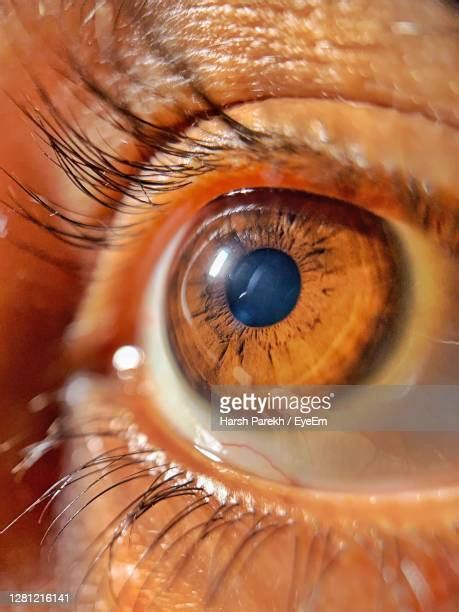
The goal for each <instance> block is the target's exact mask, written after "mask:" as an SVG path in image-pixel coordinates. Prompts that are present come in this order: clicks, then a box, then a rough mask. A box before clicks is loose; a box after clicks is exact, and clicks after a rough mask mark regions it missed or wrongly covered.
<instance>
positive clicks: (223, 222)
mask: <svg viewBox="0 0 459 612" xmlns="http://www.w3.org/2000/svg"><path fill="white" fill-rule="evenodd" d="M426 243H427V241H426V240H424V239H423V238H422V236H420V235H419V233H417V232H416V231H415V230H412V229H411V228H409V227H408V226H402V225H401V224H396V223H394V222H389V221H387V220H384V219H382V218H381V217H378V216H376V215H374V214H372V213H370V212H368V211H367V210H364V209H361V208H358V207H356V206H353V205H350V204H348V203H345V202H341V201H338V200H332V199H329V198H323V197H318V196H315V195H311V194H309V193H305V192H301V191H292V190H288V189H266V188H257V189H244V190H241V191H237V192H231V193H228V194H226V195H223V196H221V197H219V198H217V199H216V200H214V201H212V202H210V203H209V204H207V205H205V206H203V207H202V208H201V209H199V211H198V212H197V213H194V215H193V216H192V218H191V219H190V220H189V221H188V222H187V223H185V224H184V225H183V226H182V227H181V229H180V230H179V231H178V232H177V233H176V234H175V236H174V237H173V238H172V239H171V240H170V242H169V243H168V246H167V247H166V249H165V250H164V252H163V253H162V256H161V258H160V260H159V261H158V263H157V265H156V266H155V269H154V272H153V273H152V276H151V280H150V282H149V284H148V286H147V288H146V291H145V300H144V304H143V313H142V317H141V325H140V335H141V336H140V341H139V342H140V345H141V348H142V349H143V350H144V352H145V367H146V374H147V376H148V378H149V379H150V381H151V383H152V385H153V388H154V397H155V406H156V407H157V409H158V410H159V411H160V412H161V413H162V415H163V416H164V417H165V419H166V421H167V422H169V423H170V425H171V426H172V427H173V428H174V429H176V430H177V431H178V432H179V433H181V434H182V435H183V436H184V437H185V438H186V439H188V440H189V441H190V443H191V444H192V445H193V446H194V447H195V448H196V449H198V450H199V451H200V452H202V453H203V454H204V455H205V456H206V457H208V458H210V459H211V460H213V461H219V462H224V463H225V462H227V463H230V464H232V465H235V466H237V467H239V468H241V469H243V470H244V471H248V472H251V473H254V474H257V475H259V476H263V477H265V478H270V479H273V480H280V481H281V482H284V483H288V484H294V485H297V486H309V487H311V486H313V487H319V488H320V487H326V488H336V489H343V488H344V489H346V490H347V489H355V488H362V487H364V488H365V487H368V488H371V490H375V489H378V488H387V487H392V486H400V487H405V488H406V487H407V486H408V487H412V486H414V484H416V485H417V484H419V483H420V482H421V481H422V482H432V481H434V482H436V480H435V479H438V478H440V476H441V478H443V479H448V478H449V477H450V476H451V475H452V473H453V470H445V466H444V462H443V460H441V461H440V459H439V457H440V454H439V450H440V449H441V451H442V456H447V457H448V461H449V462H450V465H451V466H455V465H456V464H457V463H458V462H459V457H456V455H457V452H456V446H457V444H456V443H455V441H454V440H453V441H452V444H451V439H449V438H448V436H446V438H448V439H445V436H442V435H441V434H438V435H437V436H435V435H434V437H433V438H432V437H431V438H429V439H428V440H426V439H425V438H423V437H422V436H417V435H416V434H413V436H414V437H409V439H405V438H403V440H401V439H400V438H399V437H398V434H397V433H396V432H380V431H379V432H378V431H375V432H373V433H372V432H371V431H370V432H369V433H368V429H367V430H365V431H367V433H364V432H362V431H360V430H358V427H357V426H356V428H355V431H349V430H346V431H311V430H307V429H306V430H304V429H303V430H301V429H300V430H294V431H290V430H282V431H279V430H275V429H273V430H269V431H265V430H263V431H262V430H258V429H256V428H255V429H254V428H250V427H247V428H246V429H244V430H237V431H231V430H230V429H228V430H226V429H225V430H220V429H218V428H215V429H214V428H213V420H212V410H213V408H212V406H211V402H210V399H211V395H212V390H213V389H214V388H219V387H221V386H225V387H227V386H233V387H238V386H239V387H240V386H250V387H252V388H255V389H256V388H257V387H259V386H265V387H266V386H268V387H276V388H283V389H285V387H291V386H298V385H308V386H311V385H349V384H352V385H355V386H356V389H357V391H356V392H355V393H354V394H353V395H352V402H351V403H352V409H353V410H355V414H359V413H362V411H364V412H365V410H366V408H367V407H368V402H367V403H365V401H366V400H368V397H366V398H365V401H364V398H363V396H359V393H358V387H359V385H367V386H370V385H373V386H375V387H376V386H377V385H378V384H379V383H383V384H386V383H389V384H400V383H403V384H406V383H408V384H412V383H413V382H416V380H417V378H418V377H420V376H421V373H422V371H423V364H424V363H425V362H426V361H428V360H429V359H430V353H429V351H430V349H431V346H432V343H431V342H430V340H429V338H430V337H431V336H432V334H434V333H436V332H437V331H438V330H440V329H441V326H442V324H444V321H442V316H441V313H442V312H447V311H446V310H444V309H443V310H442V307H440V305H441V304H443V302H444V301H445V300H444V295H442V293H441V292H440V291H439V285H438V281H439V278H438V277H436V276H435V271H436V273H437V274H438V271H439V270H443V272H444V273H445V278H446V275H454V274H457V270H455V268H454V267H452V268H451V267H448V265H443V264H442V263H441V255H439V253H438V252H437V250H436V247H434V246H427V244H426ZM448 282H449V281H448ZM434 302H435V303H434ZM420 330H421V331H420ZM338 408H340V409H343V408H342V406H340V407H338ZM344 409H345V410H347V409H348V407H347V406H346V407H345V408H344ZM371 409H372V410H374V409H375V406H374V405H372V406H371ZM367 412H368V411H367ZM370 412H371V411H370ZM353 414H354V413H353ZM368 422H369V421H368V418H367V420H366V423H368ZM370 423H371V418H370ZM370 429H371V428H370ZM402 437H403V436H402ZM420 453H421V454H423V457H424V459H423V461H422V462H420V461H419V460H418V457H419V454H420ZM414 457H416V461H415V462H414V463H415V464H416V465H419V469H418V470H417V471H416V473H415V474H414V473H413V472H410V473H409V474H408V473H407V472H406V469H405V468H406V463H407V462H411V461H412V460H413V458H414ZM413 461H414V460H413Z"/></svg>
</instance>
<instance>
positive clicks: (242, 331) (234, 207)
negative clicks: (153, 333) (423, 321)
mask: <svg viewBox="0 0 459 612" xmlns="http://www.w3.org/2000/svg"><path fill="white" fill-rule="evenodd" d="M404 267H405V266H404V263H403V258H402V256H401V249H400V246H399V243H398V241H397V240H396V239H395V237H394V234H393V232H392V231H391V230H390V228H389V226H388V225H387V224H386V223H385V222H384V221H383V220H382V219H380V218H378V217H376V216H374V215H372V214H370V213H368V212H366V211H364V210H362V209H359V208H356V207H354V206H351V205H349V204H346V203H343V202H338V201H333V200H329V199H325V198H319V197H316V196H312V195H310V194H306V193H302V192H297V191H289V190H280V189H278V190H275V189H254V190H249V191H247V190H245V191H241V192H235V193H232V194H229V195H226V196H222V197H220V198H218V199H217V200H215V201H214V202H212V203H211V204H209V205H207V206H206V207H204V208H203V209H201V211H200V213H199V214H198V215H197V216H196V217H195V219H194V221H193V223H192V225H191V226H190V227H189V228H188V230H187V232H186V235H185V237H184V239H183V241H182V243H181V246H180V247H179V250H178V252H177V253H176V255H175V258H174V264H173V265H172V267H171V271H170V275H169V280H168V297H167V322H168V334H169V339H170V343H171V346H172V350H173V352H174V356H175V359H176V360H177V362H178V364H179V366H180V367H181V369H182V370H183V372H184V374H185V376H186V377H187V379H188V381H189V382H190V383H191V384H192V385H193V386H194V387H195V388H198V389H200V390H205V389H207V388H208V387H209V386H210V385H215V384H238V383H242V384H329V383H334V384H340V383H349V382H356V381H359V380H361V379H362V378H363V377H364V376H365V375H367V374H369V373H370V372H371V371H372V370H373V369H374V368H375V367H376V364H377V362H378V361H379V360H380V359H381V358H382V356H383V355H384V353H385V351H386V349H387V346H388V343H389V342H390V341H391V340H393V338H394V335H395V334H394V332H395V324H396V323H397V322H398V321H399V320H400V315H401V309H402V303H403V300H402V297H404V294H406V290H404V287H403V284H402V280H403V276H404V274H403V272H404ZM241 270H242V272H241ZM295 275H297V276H298V278H296V276H295ZM244 300H245V301H244ZM242 303H243V305H244V309H243V310H242V311H241V310H240V309H239V310H238V308H239V306H240V305H241V304H242ZM239 312H243V314H242V315H241V314H238V313H239ZM247 313H248V314H247Z"/></svg>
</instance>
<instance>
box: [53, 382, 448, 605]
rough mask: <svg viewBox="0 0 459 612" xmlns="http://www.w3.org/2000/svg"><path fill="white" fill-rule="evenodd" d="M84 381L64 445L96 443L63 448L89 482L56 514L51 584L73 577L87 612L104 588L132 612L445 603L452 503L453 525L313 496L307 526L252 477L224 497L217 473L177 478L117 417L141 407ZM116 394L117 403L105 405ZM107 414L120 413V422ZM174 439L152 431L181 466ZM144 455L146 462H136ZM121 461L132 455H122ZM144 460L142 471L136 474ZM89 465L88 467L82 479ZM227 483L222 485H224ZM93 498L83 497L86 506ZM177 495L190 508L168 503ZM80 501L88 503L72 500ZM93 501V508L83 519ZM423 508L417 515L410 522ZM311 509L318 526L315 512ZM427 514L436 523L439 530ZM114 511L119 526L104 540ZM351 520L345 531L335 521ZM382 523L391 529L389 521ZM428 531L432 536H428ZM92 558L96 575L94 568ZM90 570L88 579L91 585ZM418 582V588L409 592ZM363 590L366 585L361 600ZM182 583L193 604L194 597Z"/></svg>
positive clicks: (426, 509) (72, 393) (390, 504)
mask: <svg viewBox="0 0 459 612" xmlns="http://www.w3.org/2000/svg"><path fill="white" fill-rule="evenodd" d="M83 382H84V381H82V380H80V381H79V382H78V381H74V383H73V384H74V387H73V389H72V390H71V389H70V388H69V389H67V400H68V401H69V402H70V403H71V405H70V406H69V408H71V414H73V415H75V416H74V417H70V419H69V420H66V423H65V427H66V428H67V427H68V428H69V431H71V432H72V435H78V434H79V433H80V432H86V433H88V434H89V432H91V431H92V432H93V433H92V434H91V435H89V436H88V437H87V438H86V441H85V442H84V443H82V442H83V440H82V439H79V438H75V439H74V440H73V441H72V440H71V439H70V441H68V442H67V456H68V457H69V459H70V464H69V465H68V468H69V469H77V470H78V471H77V472H76V476H77V478H78V479H80V478H82V477H84V476H85V475H86V474H87V475H88V478H84V479H83V480H78V482H76V485H73V486H69V487H68V488H65V489H64V491H63V495H62V497H63V498H64V502H63V503H64V504H68V503H70V502H72V501H73V500H76V502H77V503H76V505H75V506H72V507H71V509H70V510H69V511H68V512H67V514H66V515H64V516H65V517H67V518H68V519H70V518H71V517H72V516H73V517H74V518H72V519H71V521H70V522H69V524H68V526H67V527H65V530H64V533H63V534H62V536H61V537H60V544H59V545H60V547H61V550H62V551H65V552H64V561H63V565H62V567H61V566H60V565H59V567H58V572H59V571H63V572H65V576H66V579H67V580H68V579H69V577H70V576H71V579H72V580H75V581H76V582H75V584H78V583H79V582H78V581H80V580H83V583H82V588H81V590H80V591H79V595H80V596H81V597H82V598H83V599H82V600H83V601H84V600H85V594H86V593H88V596H89V601H92V597H93V591H92V590H91V589H92V588H93V587H96V586H97V588H98V589H99V590H98V596H99V597H101V598H107V600H108V601H110V597H111V593H110V589H114V590H115V592H118V590H119V589H121V593H120V595H119V597H118V601H119V603H121V602H122V603H123V605H127V606H128V607H129V606H131V608H129V609H132V605H133V604H132V602H133V599H136V598H137V597H140V601H142V602H144V605H147V602H151V601H155V602H163V603H164V606H166V609H167V606H170V605H171V603H172V602H175V603H176V604H179V603H187V604H188V605H191V604H193V603H194V604H195V605H196V606H197V607H198V609H199V607H200V606H202V605H203V603H205V605H208V606H212V605H216V606H218V605H223V604H224V602H227V601H229V599H228V598H231V595H230V593H232V592H234V589H235V588H237V589H238V593H239V601H240V606H241V607H240V608H239V607H237V605H238V604H236V608H232V609H235V610H239V609H241V610H246V609H250V603H249V602H250V597H252V596H256V597H257V602H258V601H259V600H258V598H263V596H264V595H263V594H264V593H265V594H266V596H267V597H268V598H269V599H270V601H271V604H269V605H271V607H270V608H269V609H276V610H277V609H279V610H281V609H283V606H285V601H286V600H287V601H290V602H291V605H290V608H288V609H296V608H297V607H299V606H300V605H302V603H303V602H304V601H309V600H310V599H309V598H311V597H315V595H314V593H315V592H316V591H317V589H320V606H326V605H329V606H330V605H333V604H332V602H333V598H334V597H335V595H336V585H337V584H339V585H340V589H339V596H340V601H341V602H342V601H343V600H345V599H346V598H348V597H349V598H351V599H352V601H353V602H354V606H356V605H357V606H358V605H359V602H360V601H362V602H364V601H367V598H370V600H372V598H373V597H374V596H375V594H376V593H378V594H379V595H378V596H379V598H380V601H382V602H384V610H391V611H392V610H394V612H395V611H396V610H399V609H400V606H402V605H405V606H406V605H411V606H413V609H418V608H417V606H419V609H423V606H424V607H425V606H431V608H429V607H427V609H434V608H435V606H436V605H440V604H441V603H442V602H443V603H445V602H451V601H453V598H454V596H455V593H456V590H455V585H456V580H457V576H456V574H455V573H454V565H453V562H454V541H455V538H456V537H457V536H456V532H455V529H454V527H453V525H454V520H455V519H454V517H455V512H454V507H453V504H452V503H451V504H450V506H449V508H450V511H449V512H448V511H447V510H446V506H445V503H444V501H445V500H440V499H438V497H436V494H432V496H431V498H430V500H429V499H427V497H426V498H425V499H424V500H421V499H419V498H416V497H412V498H411V499H409V498H407V499H405V501H402V502H401V503H395V504H394V500H393V499H391V500H389V499H388V500H387V503H385V502H384V500H380V501H379V502H378V501H377V500H376V499H373V500H368V501H369V505H368V507H367V509H366V510H364V509H363V508H362V507H361V505H360V503H359V500H358V498H356V497H354V498H353V497H352V496H346V499H344V498H343V499H341V500H339V504H338V505H337V506H336V516H334V515H333V506H332V504H330V500H328V501H327V500H326V496H325V497H324V498H323V499H322V500H321V499H320V497H321V496H320V495H317V496H316V499H315V500H314V498H313V497H314V496H312V497H310V499H309V504H308V509H309V510H308V513H307V514H306V515H303V516H301V515H299V514H298V513H297V511H296V510H295V507H296V503H295V504H289V503H287V497H286V496H285V495H280V494H279V496H278V495H277V494H274V491H273V492H272V493H273V497H272V503H269V502H268V501H267V500H268V497H269V493H268V494H267V492H266V487H264V490H265V493H264V494H262V493H261V491H258V492H255V489H256V488H257V487H256V485H255V486H253V485H254V484H255V482H254V481H252V480H251V479H250V478H247V479H245V482H244V480H240V479H239V481H238V485H237V486H235V487H234V489H233V490H231V488H232V487H230V488H229V489H226V488H225V486H224V485H218V484H217V483H218V481H219V480H220V479H219V478H218V471H215V472H214V475H213V476H212V475H211V477H210V479H209V478H205V477H202V476H201V477H197V476H196V475H193V474H192V473H191V472H190V471H189V469H188V470H185V469H184V470H182V469H181V467H180V464H175V463H170V458H167V456H166V455H164V453H162V452H161V451H157V450H155V447H154V446H153V447H150V443H149V442H147V441H146V439H145V438H143V437H142V435H141V434H140V433H139V430H138V429H137V428H135V427H134V429H132V428H130V427H129V426H128V423H129V418H130V417H129V416H126V414H125V413H124V408H125V407H126V406H127V405H128V404H129V403H132V404H136V403H137V402H138V399H134V398H133V397H132V396H131V397H129V395H127V396H126V397H125V398H124V399H125V400H126V402H123V394H122V393H121V392H120V390H119V389H118V390H117V391H116V392H115V390H114V389H113V387H112V385H111V383H108V384H107V382H106V381H105V382H104V379H103V378H102V379H100V378H99V379H98V378H95V379H93V381H92V383H91V381H89V380H87V381H86V383H85V384H82V383H83ZM75 383H78V384H75ZM78 385H79V386H78ZM78 388H79V389H80V393H79V394H78V393H77V389H78ZM112 395H114V398H113V399H112V400H110V397H111V396H112ZM94 402H95V403H94ZM115 403H116V405H118V406H123V404H124V407H123V408H120V409H119V410H118V409H116V408H115ZM97 406H99V408H97ZM137 408H138V405H137ZM94 414H99V415H100V419H99V421H98V422H95V421H94ZM104 415H106V420H105V419H104ZM126 419H127V420H126ZM110 430H112V431H113V432H116V431H118V430H119V433H118V434H116V433H115V435H114V436H113V438H111V437H110V436H109V437H108V438H107V436H106V435H103V436H99V435H97V433H94V432H95V431H99V432H101V433H102V432H105V434H106V433H107V432H108V431H110ZM64 431H65V430H64ZM168 436H169V440H170V436H171V432H169V434H168V433H166V432H163V434H161V433H160V432H158V439H161V438H162V439H161V441H162V442H163V443H164V446H165V447H169V451H168V452H169V453H170V455H171V456H174V455H175V456H177V457H178V456H179V455H180V453H179V452H178V449H177V447H176V448H175V449H173V448H172V447H173V443H172V444H171V443H169V442H168ZM139 444H140V445H141V446H140V447H139V446H138V445H139ZM110 449H112V450H110ZM142 449H144V450H142ZM144 451H148V454H147V455H145V454H143V452H144ZM150 451H151V452H150ZM126 452H128V453H129V454H128V455H125V453H126ZM136 453H139V454H136ZM107 455H108V456H109V457H112V460H111V463H110V467H109V469H110V470H112V472H111V475H110V474H109V475H107V476H106V477H105V478H103V479H101V480H99V481H98V482H97V479H98V478H99V477H100V475H101V473H100V472H98V471H96V470H97V469H99V468H100V467H101V466H102V465H105V464H102V463H101V461H103V459H104V457H105V456H107ZM117 457H119V458H120V462H125V464H126V469H124V468H123V469H121V470H118V469H117V467H118V466H119V464H117V463H114V461H115V460H116V458H117ZM114 458H115V459H114ZM139 460H142V461H143V463H141V464H140V465H139V464H137V463H134V464H133V462H135V461H139ZM87 461H89V463H86V467H85V468H81V466H82V464H84V463H85V462H87ZM192 463H193V462H191V461H189V460H188V461H185V462H184V465H187V466H188V468H189V467H190V465H192ZM158 464H159V466H158V467H156V468H155V465H158ZM145 465H146V466H150V468H151V474H148V473H147V474H145V478H143V477H142V478H139V479H138V480H129V479H130V477H131V476H132V475H134V474H135V473H137V474H138V473H139V471H140V469H142V468H143V467H144V466H145ZM195 467H197V466H196V465H195ZM94 468H95V469H94ZM113 470H116V472H115V471H113ZM198 472H199V469H198ZM161 474H162V475H163V477H164V479H165V480H167V478H170V480H169V481H168V482H166V485H165V486H163V487H162V488H161V487H159V488H158V489H157V491H156V492H155V493H153V494H152V495H150V497H149V498H148V497H147V498H144V502H145V501H146V499H149V501H148V502H147V506H145V507H149V504H151V507H150V509H149V511H148V512H147V513H146V514H143V512H141V509H142V503H140V504H135V503H133V502H134V500H135V498H136V496H142V494H145V492H146V491H147V490H148V487H149V486H151V485H153V484H154V483H157V482H158V481H157V478H158V476H160V475H161ZM174 474H176V476H174ZM215 476H216V477H217V478H216V480H214V477H215ZM221 476H223V480H225V479H226V480H228V475H226V476H225V475H224V474H221ZM255 480H256V479H255ZM91 483H94V484H93V485H91ZM88 485H90V488H88V489H86V492H85V493H83V488H84V487H87V486H88ZM180 487H182V489H181V488H180ZM103 488H106V489H107V491H106V493H104V494H103V495H101V496H100V497H97V496H98V494H99V493H100V492H101V490H102V489H103ZM249 490H250V491H252V493H250V494H249V493H248V491H249ZM188 491H189V494H188V493H187V492H188ZM180 492H182V493H184V494H185V495H184V496H183V497H169V496H175V495H176V494H178V493H180ZM79 494H82V497H80V498H77V495H79ZM60 498H61V496H59V498H58V501H59V499H60ZM91 499H94V500H95V501H94V502H93V503H91V504H90V505H89V506H87V507H85V504H86V503H87V502H89V501H90V500H91ZM139 499H142V498H141V497H140V498H139ZM292 501H293V500H292ZM451 501H452V500H451ZM131 503H132V504H133V505H132V507H131V510H133V511H136V514H134V513H131V514H129V512H128V511H127V510H126V505H127V504H131ZM418 504H419V512H417V511H415V510H414V508H415V507H416V505H418ZM314 506H316V508H317V513H314V512H313V510H312V508H313V507H314ZM403 506H405V510H403ZM64 507H65V506H64ZM320 507H321V508H322V509H321V510H320V511H319V508H320ZM435 507H437V510H439V511H440V514H439V515H438V516H436V517H435V518H434V515H435V514H436V511H435ZM78 508H80V509H81V511H79V510H78ZM123 508H124V510H123ZM359 508H360V511H359ZM421 508H422V512H421ZM405 511H406V520H405V521H403V520H402V516H403V513H404V512H405ZM118 512H120V515H119V516H118V518H117V519H116V520H115V522H114V523H113V524H111V525H110V527H109V528H108V530H107V531H104V528H105V527H106V526H107V525H109V522H110V521H111V520H112V519H114V518H115V517H116V515H117V514H118ZM346 512H348V515H349V519H348V520H346V519H345V516H343V514H345V513H346ZM440 515H442V519H440ZM136 516H137V518H136ZM378 516H379V517H380V518H381V523H379V520H377V517H378ZM390 516H392V520H393V523H392V525H391V523H390V521H389V522H388V519H389V517H390ZM415 517H420V519H421V520H422V523H423V525H421V524H416V521H415V520H414V518H415ZM65 522H66V520H65V519H64V524H65ZM432 524H435V531H434V532H432V529H431V525H432ZM61 526H62V522H61V524H60V525H59V524H57V525H55V526H54V529H53V530H52V531H51V533H50V538H51V541H52V540H53V537H54V536H55V535H56V533H57V531H58V529H59V528H60V527H61ZM75 538H77V540H75ZM104 543H105V544H106V545H109V544H110V543H112V546H113V548H112V550H111V555H109V554H108V549H107V552H106V554H105V555H103V556H102V557H100V558H98V557H97V553H98V552H100V551H101V550H103V547H104ZM87 545H89V548H88V549H86V546H87ZM79 551H80V553H81V555H82V556H79V557H78V559H79V560H78V564H77V565H76V566H71V567H73V568H74V570H75V573H71V574H69V573H68V567H69V558H75V555H78V554H79ZM188 555H191V556H189V557H188ZM95 559H96V560H97V563H95V565H94V566H92V565H91V564H92V562H93V561H94V560H95ZM280 559H282V564H281V565H282V567H283V568H287V567H289V568H290V569H289V570H288V571H285V572H282V573H281V574H279V576H278V578H277V579H276V584H277V586H276V590H275V591H272V580H273V575H277V574H276V568H277V567H278V564H279V562H280ZM271 563H272V567H271V566H270V564H271ZM88 567H89V568H91V571H90V573H89V574H86V570H87V568H88ZM59 568H60V569H59ZM201 570H203V573H202V572H201ZM72 571H73V570H72ZM273 572H274V574H273ZM389 575H390V576H391V578H390V580H389V579H387V577H388V576H389ZM414 575H416V576H418V579H417V581H416V580H415V579H414V577H413V576H414ZM78 576H79V578H77V577H78ZM362 577H365V581H366V585H367V586H366V589H364V590H362V582H361V581H362ZM357 578H358V580H357ZM108 580H110V581H111V585H109V584H108V582H107V581H108ZM190 580H191V582H192V583H193V585H194V589H193V592H190V590H189V581H190ZM419 580H421V581H424V583H425V584H426V586H427V585H429V586H428V588H427V590H426V589H420V588H419ZM413 581H414V582H413ZM382 584H384V587H381V585H382ZM91 585H93V586H91ZM102 585H104V586H102ZM236 585H237V586H236ZM139 589H140V590H141V592H140V593H139ZM231 600H232V599H231ZM267 605H268V604H267ZM362 605H366V604H362ZM319 609H321V608H320V607H319ZM325 609H327V608H325ZM357 609H359V608H357ZM362 609H363V608H362Z"/></svg>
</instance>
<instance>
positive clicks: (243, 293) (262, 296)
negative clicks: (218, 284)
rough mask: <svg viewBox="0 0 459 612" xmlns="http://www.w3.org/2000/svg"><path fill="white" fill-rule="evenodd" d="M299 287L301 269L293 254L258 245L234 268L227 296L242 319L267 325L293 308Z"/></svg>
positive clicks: (230, 275) (237, 317) (232, 308)
mask: <svg viewBox="0 0 459 612" xmlns="http://www.w3.org/2000/svg"><path fill="white" fill-rule="evenodd" d="M300 289H301V276H300V272H299V270H298V266H297V265H296V263H295V262H294V261H293V259H292V258H291V257H290V255H287V253H284V252H283V251H279V250H277V249H257V250H255V251H252V252H250V253H248V254H247V255H244V256H243V257H242V258H241V259H239V261H238V262H237V263H236V265H235V266H234V268H233V269H232V270H231V272H230V274H229V275H228V279H227V281H226V298H227V300H228V305H229V308H230V310H231V312H232V313H233V315H234V316H235V317H236V319H238V320H239V321H240V322H241V323H244V325H247V326H249V327H266V326H268V325H274V324H275V323H278V322H279V321H282V320H283V319H285V317H287V316H288V315H289V314H290V313H291V312H292V310H293V309H294V308H295V305H296V303H297V301H298V297H299V295H300Z"/></svg>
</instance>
